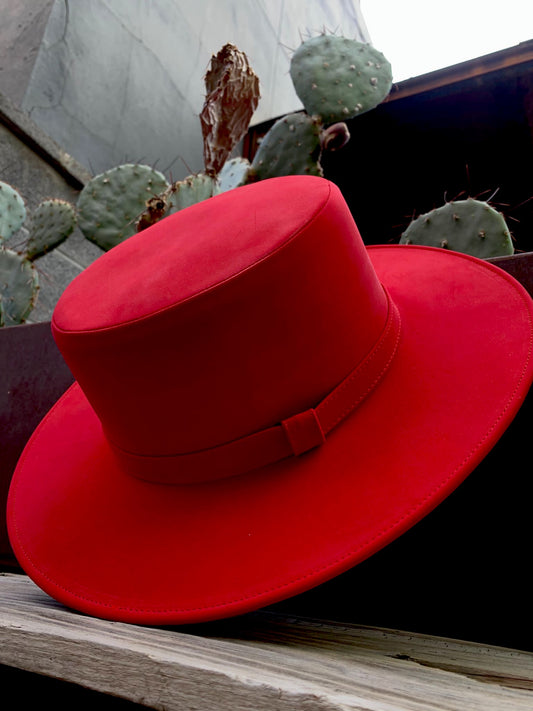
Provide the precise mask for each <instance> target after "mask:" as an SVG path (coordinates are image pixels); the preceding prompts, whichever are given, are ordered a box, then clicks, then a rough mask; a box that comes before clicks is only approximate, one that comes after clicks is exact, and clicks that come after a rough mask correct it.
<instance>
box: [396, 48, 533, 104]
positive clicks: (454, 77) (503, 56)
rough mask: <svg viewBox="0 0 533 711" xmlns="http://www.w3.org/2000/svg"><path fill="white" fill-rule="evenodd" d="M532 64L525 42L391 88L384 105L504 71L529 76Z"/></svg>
mask: <svg viewBox="0 0 533 711" xmlns="http://www.w3.org/2000/svg"><path fill="white" fill-rule="evenodd" d="M532 62H533V40H528V41H526V42H521V43H520V44H518V45H516V46H515V47H510V48H508V49H503V50H501V51H499V52H492V53H491V54H486V55H483V56H482V57H478V58H476V59H470V60H468V61H466V62H460V63H459V64H454V65H452V66H450V67H444V68H443V69H437V70H436V71H434V72H429V73H427V74H421V75H420V76H417V77H412V78H411V79H406V80H404V81H402V82H399V83H398V84H394V85H393V88H392V90H391V93H390V94H389V96H388V97H387V99H386V100H385V101H386V102H390V101H397V100H398V99H405V98H407V97H408V96H413V95H415V94H422V93H424V92H427V91H433V90H434V89H440V88H442V87H448V86H451V85H453V84H458V83H459V82H463V81H466V80H468V79H479V78H480V77H483V76H485V75H487V74H491V73H493V72H501V71H503V70H506V69H513V68H520V69H521V71H522V72H523V73H527V72H528V71H529V72H531V63H532ZM528 65H529V66H528Z"/></svg>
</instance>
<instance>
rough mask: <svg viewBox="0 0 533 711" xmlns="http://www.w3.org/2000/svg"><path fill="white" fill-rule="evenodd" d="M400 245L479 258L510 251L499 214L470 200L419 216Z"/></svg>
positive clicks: (402, 238) (503, 222) (404, 234)
mask: <svg viewBox="0 0 533 711" xmlns="http://www.w3.org/2000/svg"><path fill="white" fill-rule="evenodd" d="M400 244H421V245H428V246H431V247H442V248H444V249H452V250H454V251H456V252H463V253H465V254H471V255H472V256H474V257H479V258H481V259H487V258H489V257H500V256H504V255H508V254H513V252H514V247H513V243H512V239H511V235H510V232H509V229H508V227H507V224H506V222H505V219H504V217H503V215H502V214H501V213H499V212H498V211H497V210H495V209H494V208H493V207H491V206H490V205H489V204H488V203H486V202H483V201H480V200H474V199H473V198H468V199H467V200H457V201H455V202H448V203H446V204H445V205H443V206H442V207H439V208H437V209H435V210H432V211H431V212H427V213H426V214H424V215H420V216H419V217H417V218H416V220H413V222H411V224H410V225H409V226H408V227H407V229H406V230H405V232H404V233H403V234H402V236H401V238H400Z"/></svg>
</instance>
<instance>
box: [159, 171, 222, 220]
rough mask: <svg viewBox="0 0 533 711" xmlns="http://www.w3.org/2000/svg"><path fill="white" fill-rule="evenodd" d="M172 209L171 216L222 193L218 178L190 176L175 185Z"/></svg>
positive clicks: (203, 174) (199, 175) (198, 174)
mask: <svg viewBox="0 0 533 711" xmlns="http://www.w3.org/2000/svg"><path fill="white" fill-rule="evenodd" d="M172 192H173V195H172V198H171V203H172V207H171V208H170V210H169V214H171V213H173V212H178V211H179V210H183V209H184V208H186V207H190V206H191V205H194V204H196V203H197V202H202V200H207V198H210V197H213V195H216V194H217V193H219V192H220V189H219V187H218V183H217V181H216V178H212V177H211V176H210V175H206V174H205V173H197V174H196V175H189V176H188V177H187V178H185V179H184V180H180V181H179V182H177V183H174V185H173V186H172Z"/></svg>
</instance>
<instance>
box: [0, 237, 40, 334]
mask: <svg viewBox="0 0 533 711" xmlns="http://www.w3.org/2000/svg"><path fill="white" fill-rule="evenodd" d="M38 290H39V278H38V276H37V270H36V269H35V267H34V265H33V264H32V262H30V260H29V259H26V258H25V257H24V256H22V255H20V254H17V253H16V252H13V251H12V250H10V249H3V248H0V326H15V325H16V324H19V323H24V321H25V320H26V319H27V318H28V315H29V314H30V312H31V310H32V309H33V306H34V304H35V300H36V298H37V292H38Z"/></svg>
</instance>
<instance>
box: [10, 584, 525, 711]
mask: <svg viewBox="0 0 533 711" xmlns="http://www.w3.org/2000/svg"><path fill="white" fill-rule="evenodd" d="M0 664H5V665H8V666H13V667H17V668H20V669H25V670H27V671H31V672H36V673H39V674H45V675H48V676H52V677H56V678H60V679H64V680H66V681H70V682H74V683H76V684H80V685H82V686H85V687H88V688H91V689H95V690H97V691H103V692H105V693H110V694H114V695H116V696H120V697H123V698H126V699H129V700H131V701H134V702H136V703H140V704H144V705H146V706H148V707H150V708H155V709H169V710H170V709H180V711H182V710H184V709H191V710H192V709H210V711H211V710H213V711H216V710H217V709H221V710H222V709H225V710H226V709H229V708H231V709H234V710H235V711H240V710H245V709H254V710H256V711H260V710H261V709H268V710H269V711H278V710H279V711H282V710H283V711H285V710H290V711H292V710H294V711H296V709H299V710H302V711H333V710H334V709H335V710H339V711H340V710H342V711H348V710H349V709H358V710H364V711H422V709H424V710H427V709H433V710H435V711H444V710H445V711H455V710H457V711H459V710H460V711H464V710H465V709H468V710H470V709H472V710H474V711H475V710H477V709H479V711H496V710H497V711H511V710H512V711H520V710H521V709H524V710H525V709H527V710H528V711H531V709H532V708H533V654H530V653H528V652H522V651H518V650H509V649H504V648H499V647H488V646H484V645H479V644H474V643H469V642H460V641H454V640H448V639H444V638H437V637H429V636H424V635H418V634H411V633H408V632H400V631H395V630H385V629H374V628H365V627H358V626H356V625H340V624H337V623H329V622H323V621H318V620H307V619H304V618H291V617H284V616H281V615H278V614H274V613H272V612H268V611H264V612H258V613H254V614H250V615H245V616H242V617H240V618H236V619H233V620H226V621H221V622H218V623H212V624H209V625H201V626H194V627H182V628H151V627H142V626H135V625H128V624H122V623H117V622H108V621H104V620H98V619H95V618H91V617H86V616H84V615H81V614H78V613H76V612H72V611H70V610H66V609H65V608H64V607H62V606H61V605H59V604H57V603H56V602H55V601H53V600H52V599H50V598H49V597H48V596H46V595H45V594H44V593H42V592H41V591H40V590H39V589H38V588H37V587H36V586H35V585H34V584H33V583H32V582H31V581H30V580H29V579H28V578H27V577H26V576H23V575H16V574H15V575H14V574H3V575H0Z"/></svg>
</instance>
